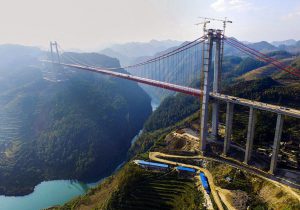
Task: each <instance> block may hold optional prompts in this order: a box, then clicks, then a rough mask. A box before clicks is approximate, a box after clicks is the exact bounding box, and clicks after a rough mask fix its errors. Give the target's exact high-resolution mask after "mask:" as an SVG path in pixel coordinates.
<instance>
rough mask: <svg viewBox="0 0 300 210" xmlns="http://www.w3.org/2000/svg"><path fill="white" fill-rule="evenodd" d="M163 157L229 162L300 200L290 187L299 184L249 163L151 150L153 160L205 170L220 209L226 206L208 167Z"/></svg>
mask: <svg viewBox="0 0 300 210" xmlns="http://www.w3.org/2000/svg"><path fill="white" fill-rule="evenodd" d="M162 157H169V158H181V159H206V160H210V161H215V162H219V163H225V164H228V165H230V166H232V167H234V168H237V169H242V170H245V171H247V172H249V173H251V174H254V175H256V176H258V177H260V178H262V179H264V180H267V181H269V182H271V183H273V184H274V185H276V186H279V187H280V188H281V189H283V190H284V191H285V192H287V193H289V194H290V195H292V196H293V197H295V198H296V199H297V200H299V202H300V195H299V194H298V193H297V192H295V191H294V190H293V189H292V188H291V187H290V185H293V186H296V187H295V188H297V189H299V185H298V184H295V183H291V182H288V180H282V179H281V178H278V177H275V176H273V175H271V174H268V173H266V172H264V171H261V170H258V169H256V168H253V167H251V166H248V165H242V164H238V163H232V162H230V161H227V160H221V159H217V158H212V157H205V156H202V155H196V156H180V155H169V154H165V153H160V152H150V153H149V158H150V159H151V160H153V161H157V162H163V163H167V164H170V165H181V166H186V167H190V168H194V169H196V170H199V171H201V172H203V173H204V174H205V175H206V177H207V179H208V181H209V184H210V187H211V191H212V195H213V198H214V201H215V203H216V204H217V206H218V208H219V209H224V208H223V206H222V202H221V200H220V197H219V195H218V193H217V191H218V187H216V186H215V185H214V181H213V176H212V174H211V173H210V172H209V171H208V170H207V169H205V168H201V167H199V166H195V165H190V164H184V163H179V162H175V161H171V160H165V159H163V158H162ZM282 182H283V183H282ZM288 185H289V186H288ZM225 204H226V203H225ZM226 206H227V205H226Z"/></svg>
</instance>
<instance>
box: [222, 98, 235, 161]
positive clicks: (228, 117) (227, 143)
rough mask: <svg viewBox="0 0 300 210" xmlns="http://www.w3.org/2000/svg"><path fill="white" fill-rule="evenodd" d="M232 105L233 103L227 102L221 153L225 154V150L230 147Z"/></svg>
mask: <svg viewBox="0 0 300 210" xmlns="http://www.w3.org/2000/svg"><path fill="white" fill-rule="evenodd" d="M233 107H234V104H233V103H230V102H227V109H226V127H225V138H224V148H223V155H225V156H226V155H227V152H228V150H229V148H230V142H231V133H232V119H233Z"/></svg>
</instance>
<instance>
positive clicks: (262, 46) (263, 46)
mask: <svg viewBox="0 0 300 210" xmlns="http://www.w3.org/2000/svg"><path fill="white" fill-rule="evenodd" d="M248 46H249V47H251V48H253V49H255V50H258V51H261V52H270V51H274V50H278V49H277V48H276V47H275V46H274V45H272V44H270V43H269V42H266V41H261V42H256V43H251V44H248Z"/></svg>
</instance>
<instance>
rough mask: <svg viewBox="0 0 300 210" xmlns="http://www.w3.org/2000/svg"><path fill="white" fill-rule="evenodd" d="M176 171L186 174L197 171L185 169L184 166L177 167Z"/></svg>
mask: <svg viewBox="0 0 300 210" xmlns="http://www.w3.org/2000/svg"><path fill="white" fill-rule="evenodd" d="M176 169H177V170H178V171H184V172H191V173H195V172H196V170H195V169H193V168H188V167H184V166H177V167H176Z"/></svg>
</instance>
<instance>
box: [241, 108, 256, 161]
mask: <svg viewBox="0 0 300 210" xmlns="http://www.w3.org/2000/svg"><path fill="white" fill-rule="evenodd" d="M255 123H256V110H255V109H254V108H253V107H250V113H249V122H248V132H247V143H246V151H245V160H244V163H246V164H248V162H249V160H250V158H251V154H252V149H253V139H254V132H255Z"/></svg>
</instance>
